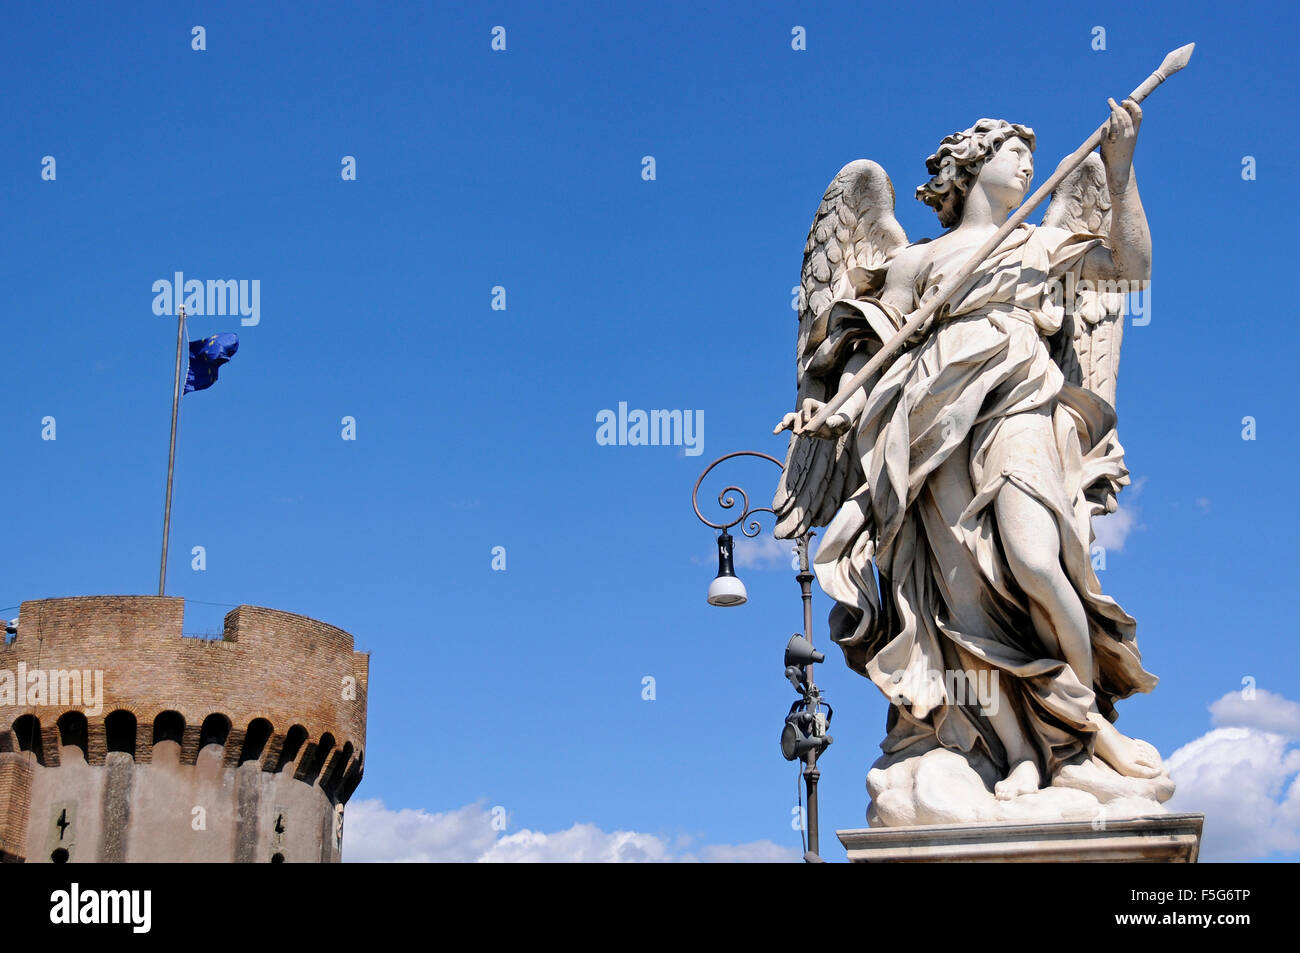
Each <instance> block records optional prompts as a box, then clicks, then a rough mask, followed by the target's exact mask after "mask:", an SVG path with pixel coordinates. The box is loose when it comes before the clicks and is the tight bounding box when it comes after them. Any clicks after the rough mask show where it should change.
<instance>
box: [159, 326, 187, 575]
mask: <svg viewBox="0 0 1300 953" xmlns="http://www.w3.org/2000/svg"><path fill="white" fill-rule="evenodd" d="M184 348H185V306H184V305H181V308H180V311H179V313H178V314H177V316H176V378H175V381H174V382H173V384H172V439H171V447H170V448H169V449H168V451H167V503H166V505H165V506H164V507H163V540H162V563H161V565H160V566H159V568H158V595H160V596H161V595H165V591H164V590H165V589H166V587H167V539H168V537H169V536H170V535H171V528H172V472H173V471H174V470H175V468H176V419H177V418H178V417H179V416H180V411H181V355H182V353H183V352H184Z"/></svg>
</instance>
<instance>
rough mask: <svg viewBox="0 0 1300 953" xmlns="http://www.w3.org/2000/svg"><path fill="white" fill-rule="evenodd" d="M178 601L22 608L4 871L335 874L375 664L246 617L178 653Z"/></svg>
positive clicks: (309, 623) (1, 845) (15, 650)
mask: <svg viewBox="0 0 1300 953" xmlns="http://www.w3.org/2000/svg"><path fill="white" fill-rule="evenodd" d="M184 613H185V601H184V600H183V599H179V598H171V597H162V596H86V597H79V598H72V599H42V600H36V601H30V602H24V603H23V604H22V607H21V609H20V612H19V624H18V630H17V634H16V635H15V636H14V637H13V639H12V640H11V641H9V642H8V643H7V644H4V645H3V646H0V861H19V862H21V861H28V862H33V863H38V862H45V863H48V862H51V861H52V862H55V863H62V862H78V861H80V862H93V861H102V862H122V861H128V862H136V861H238V862H257V863H267V862H269V863H285V862H308V863H317V862H336V861H338V860H339V859H340V853H341V848H342V837H343V805H344V804H345V803H346V802H347V800H348V798H349V797H350V796H351V795H352V792H353V791H354V790H356V787H357V785H358V784H359V783H360V781H361V772H362V767H363V763H364V754H365V744H366V687H367V680H368V675H369V669H370V656H369V654H368V653H365V652H356V651H353V648H352V636H351V635H349V634H348V633H347V632H344V631H343V630H341V629H336V628H334V627H333V626H330V625H326V624H324V623H323V622H317V621H316V620H314V619H308V618H306V617H304V616H300V615H294V614H292V613H289V612H280V611H277V610H275V609H263V608H258V607H256V606H239V607H238V608H236V609H234V610H232V611H231V612H229V613H228V614H227V615H226V618H225V632H224V634H223V636H222V638H221V639H219V640H218V639H200V638H188V637H183V636H182V634H181V625H182V620H183V617H184Z"/></svg>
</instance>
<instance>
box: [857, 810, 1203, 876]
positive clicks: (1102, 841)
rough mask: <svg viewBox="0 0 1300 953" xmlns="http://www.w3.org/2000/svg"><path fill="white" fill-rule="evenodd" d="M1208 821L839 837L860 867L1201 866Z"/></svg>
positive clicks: (936, 828) (885, 830)
mask: <svg viewBox="0 0 1300 953" xmlns="http://www.w3.org/2000/svg"><path fill="white" fill-rule="evenodd" d="M1204 822H1205V815H1204V814H1159V815H1153V816H1149V817H1131V818H1123V819H1116V820H1106V821H1104V822H1102V821H1050V822H1038V823H1001V824H935V825H931V826H926V827H873V828H866V829H863V830H850V831H836V832H835V833H836V834H837V835H838V836H839V839H840V843H842V844H843V845H844V847H845V849H846V850H847V851H848V854H849V861H850V862H851V863H855V864H881V863H954V862H985V863H989V862H991V863H1043V862H1054V863H1065V862H1081V861H1109V862H1125V861H1128V862H1133V861H1145V862H1155V863H1161V862H1163V863H1184V864H1192V863H1195V862H1196V857H1197V855H1198V853H1199V852H1200V847H1201V825H1202V824H1203V823H1204Z"/></svg>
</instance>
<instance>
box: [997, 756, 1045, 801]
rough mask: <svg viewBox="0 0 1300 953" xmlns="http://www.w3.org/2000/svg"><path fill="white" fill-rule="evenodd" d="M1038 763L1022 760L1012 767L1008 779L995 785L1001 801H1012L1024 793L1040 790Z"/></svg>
mask: <svg viewBox="0 0 1300 953" xmlns="http://www.w3.org/2000/svg"><path fill="white" fill-rule="evenodd" d="M1039 780H1040V778H1039V776H1038V765H1036V764H1034V762H1032V761H1021V762H1020V763H1019V764H1018V765H1016V766H1015V767H1014V768H1012V769H1011V773H1010V774H1008V775H1007V776H1006V779H1005V780H1003V781H999V782H998V783H997V784H995V785H993V793H994V794H995V795H996V796H997V799H998V800H999V801H1010V800H1011V799H1012V798H1013V797H1019V796H1020V795H1022V794H1033V793H1034V792H1035V791H1037V790H1038V782H1039Z"/></svg>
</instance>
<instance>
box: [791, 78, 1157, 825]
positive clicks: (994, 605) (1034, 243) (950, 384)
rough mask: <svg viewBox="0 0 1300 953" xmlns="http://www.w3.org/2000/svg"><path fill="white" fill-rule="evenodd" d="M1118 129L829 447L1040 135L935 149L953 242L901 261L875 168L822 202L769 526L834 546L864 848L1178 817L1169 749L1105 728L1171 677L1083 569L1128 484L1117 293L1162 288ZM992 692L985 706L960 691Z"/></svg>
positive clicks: (888, 200)
mask: <svg viewBox="0 0 1300 953" xmlns="http://www.w3.org/2000/svg"><path fill="white" fill-rule="evenodd" d="M1110 111H1111V116H1110V119H1109V125H1108V127H1107V132H1106V134H1105V135H1104V136H1103V138H1102V144H1101V148H1100V156H1098V155H1097V154H1096V153H1093V154H1091V155H1090V156H1089V157H1088V160H1087V161H1086V162H1085V163H1083V164H1082V165H1081V166H1079V168H1078V169H1077V170H1076V171H1074V172H1073V173H1071V174H1070V175H1069V176H1068V177H1067V178H1066V179H1065V180H1064V181H1063V182H1062V184H1061V185H1060V186H1058V187H1057V189H1056V190H1055V192H1054V193H1053V196H1052V204H1051V206H1050V207H1049V209H1048V210H1047V212H1046V214H1045V216H1044V218H1043V222H1042V224H1041V225H1037V226H1034V225H1030V224H1022V225H1020V226H1018V227H1016V228H1015V229H1014V230H1013V231H1012V232H1011V234H1010V236H1009V237H1008V238H1007V239H1006V240H1005V241H1003V242H1002V243H1001V245H1000V246H998V248H997V249H996V250H995V251H994V252H993V253H992V254H991V255H989V256H988V257H987V259H986V260H985V261H984V262H983V263H982V264H981V265H980V266H979V268H978V269H977V270H976V271H975V273H974V275H973V276H972V277H971V278H970V279H969V280H968V281H966V282H965V283H964V284H963V285H962V286H961V288H960V289H958V291H957V292H956V293H955V294H953V295H952V297H951V298H950V299H949V300H948V302H947V304H945V305H944V306H943V307H942V308H941V309H940V311H939V313H938V314H937V315H936V316H935V318H934V319H932V320H931V321H929V322H927V324H926V326H924V327H923V328H922V329H921V330H920V332H919V333H917V334H916V335H914V336H913V338H912V339H911V340H910V341H909V346H908V347H906V348H905V349H904V350H902V351H901V352H900V353H899V354H898V355H897V356H896V357H894V358H893V359H892V361H890V362H888V363H886V364H885V365H884V367H883V368H882V370H881V371H880V372H879V373H878V374H877V375H876V376H875V377H873V378H871V379H869V380H868V381H867V383H866V385H865V386H863V387H862V388H861V389H859V390H858V391H857V392H856V393H855V394H854V396H853V397H852V398H851V399H850V400H848V401H847V402H846V403H845V404H844V405H843V407H842V408H841V409H840V411H839V412H837V413H835V414H833V415H831V416H830V417H829V418H828V419H827V421H826V423H825V424H824V425H822V426H820V427H819V428H818V429H817V430H815V431H814V430H811V429H809V424H810V422H811V421H812V419H813V418H814V416H816V413H817V411H819V410H820V409H821V408H822V407H823V406H824V405H825V403H826V402H827V401H828V400H829V398H830V397H832V396H833V395H835V394H836V393H837V392H838V391H839V389H840V387H841V385H842V384H844V383H845V382H847V381H848V380H849V378H850V377H852V375H853V374H854V373H856V372H857V371H858V370H859V369H861V368H862V367H863V366H864V365H865V364H866V363H867V361H868V360H869V358H870V357H871V356H872V355H873V354H874V353H875V352H876V351H877V350H879V349H880V348H881V346H882V343H883V342H885V341H887V340H888V339H889V338H890V337H891V336H893V335H894V334H895V333H896V332H897V331H898V330H899V329H900V328H901V327H902V326H903V324H904V322H905V321H906V319H907V317H908V315H909V314H910V313H912V312H915V311H916V310H917V308H918V307H920V306H921V304H922V303H923V302H925V300H926V297H927V295H931V294H933V293H935V291H936V289H937V288H938V286H939V285H940V284H941V282H942V281H943V280H944V278H945V277H946V276H948V275H951V274H953V273H954V272H955V271H956V269H958V268H959V267H960V266H961V265H963V264H964V263H965V261H966V259H967V258H969V257H970V256H971V254H972V252H973V251H974V250H975V249H976V248H977V247H979V246H980V245H981V244H982V243H984V242H985V241H986V240H987V239H989V238H990V236H991V235H992V234H993V233H994V232H995V231H996V230H997V228H998V227H999V226H1000V225H1002V223H1003V222H1004V221H1005V220H1006V219H1007V217H1008V214H1009V213H1010V212H1012V211H1013V210H1014V209H1016V208H1017V207H1018V206H1019V205H1020V203H1021V202H1022V201H1023V200H1024V198H1025V197H1026V195H1027V194H1028V192H1029V184H1030V181H1031V180H1032V178H1033V174H1034V163H1033V153H1034V145H1035V141H1034V133H1033V131H1032V130H1031V129H1029V128H1028V127H1026V126H1022V125H1018V124H1016V123H1010V122H1004V121H1002V120H992V119H982V120H980V121H979V122H977V123H976V124H975V125H974V126H972V127H971V128H969V129H967V130H965V131H963V132H957V133H954V134H953V135H950V136H948V137H947V138H945V139H944V140H943V141H942V143H940V145H939V148H938V150H937V151H936V152H935V154H934V155H932V156H930V157H929V159H928V160H927V162H926V167H927V170H928V172H929V173H930V175H931V176H932V177H931V178H930V180H929V181H928V182H926V183H925V184H923V185H922V186H920V187H919V188H918V189H917V190H916V197H917V198H918V199H919V200H921V201H923V202H924V203H925V204H927V205H929V206H931V207H933V208H934V209H935V211H936V212H937V213H938V216H939V223H940V225H941V226H943V227H945V228H946V229H947V231H945V232H944V233H943V234H942V235H940V236H939V237H938V238H935V239H933V240H922V241H919V242H915V243H909V241H908V239H907V236H906V235H905V234H904V233H903V229H902V228H901V227H900V226H899V224H898V222H897V220H896V219H895V218H894V214H893V210H894V190H893V185H892V183H891V182H890V180H889V177H888V176H887V175H886V174H885V172H884V170H883V169H881V167H880V166H879V165H877V164H875V163H874V162H870V161H867V160H858V161H856V162H852V163H850V164H849V165H847V166H845V167H844V169H843V170H841V171H840V173H839V174H838V175H837V176H836V177H835V179H834V180H833V181H832V182H831V184H830V186H829V188H828V189H827V190H826V193H825V196H824V198H823V200H822V203H821V206H820V208H819V209H818V210H817V214H816V217H815V219H814V221H813V225H812V229H811V231H810V233H809V236H808V242H807V246H806V248H805V252H804V263H803V272H802V283H801V289H800V294H799V331H798V345H797V358H798V403H797V405H796V406H797V407H798V410H797V411H796V412H795V413H791V414H787V415H786V416H785V418H784V419H783V420H782V421H781V423H780V424H779V425H778V426H777V428H776V432H778V433H779V432H780V431H782V430H790V431H791V438H790V447H789V451H788V457H787V463H786V468H785V472H784V473H783V475H782V479H781V483H780V486H779V487H778V490H777V494H776V499H775V501H774V503H773V508H774V510H775V512H776V514H777V517H778V526H777V531H776V535H777V536H779V537H782V538H793V537H798V536H800V535H802V534H804V533H806V532H809V531H810V530H812V529H813V528H814V527H825V530H824V531H820V535H821V540H820V546H819V548H818V549H817V552H816V558H815V561H814V571H815V573H816V576H817V579H818V582H819V583H820V585H821V587H822V589H823V590H824V591H825V592H826V593H827V594H828V595H830V596H831V597H832V599H834V600H835V606H834V609H833V611H832V612H831V616H830V630H831V638H832V639H833V640H834V641H835V642H836V643H837V644H838V645H839V646H840V648H841V649H842V650H843V652H844V656H845V659H846V661H847V662H848V664H849V666H850V667H851V668H852V669H854V670H855V671H857V672H860V673H861V674H863V675H865V676H866V677H868V678H870V679H871V680H872V681H873V682H874V683H875V684H876V686H877V687H878V688H879V689H880V691H881V692H883V693H884V695H885V696H886V698H888V700H889V702H890V707H889V715H888V721H887V736H886V738H885V740H884V741H883V742H882V744H881V747H882V749H883V751H884V755H883V757H882V758H881V759H880V760H879V761H878V762H877V763H876V766H875V768H873V770H872V771H871V773H870V774H869V775H868V788H869V790H870V791H871V795H872V808H871V811H870V814H869V819H870V821H871V823H872V824H873V825H880V824H883V825H886V826H894V825H901V824H913V823H943V822H957V821H984V820H999V819H1016V818H1024V819H1033V818H1039V817H1043V818H1061V817H1066V818H1070V817H1079V818H1081V817H1089V816H1091V817H1096V816H1099V815H1100V816H1108V815H1107V811H1106V808H1105V807H1103V806H1102V805H1105V804H1109V805H1110V809H1111V815H1115V816H1118V815H1117V812H1118V813H1124V812H1129V813H1156V812H1159V811H1163V810H1164V809H1163V808H1162V807H1160V802H1163V801H1165V800H1167V799H1168V797H1169V796H1170V795H1171V794H1172V792H1173V786H1172V783H1171V782H1170V781H1169V779H1168V774H1167V772H1166V771H1165V769H1164V767H1163V764H1162V761H1161V758H1160V755H1159V753H1158V752H1157V751H1156V750H1155V748H1154V747H1153V746H1151V745H1150V744H1148V743H1146V742H1144V741H1140V740H1137V739H1134V738H1130V737H1127V736H1126V735H1124V734H1123V733H1121V732H1120V731H1119V730H1118V729H1117V728H1116V727H1115V725H1114V721H1115V720H1116V717H1117V716H1116V711H1115V702H1116V701H1117V700H1119V699H1122V698H1125V697H1127V696H1129V695H1131V694H1133V693H1135V692H1147V691H1150V690H1151V689H1152V687H1153V686H1154V685H1155V684H1156V678H1155V676H1153V675H1152V674H1150V673H1149V672H1147V671H1146V670H1145V669H1144V668H1143V667H1142V661H1141V656H1140V655H1139V653H1138V647H1137V642H1136V638H1135V630H1136V623H1135V622H1134V620H1133V618H1132V617H1130V616H1129V615H1128V614H1127V613H1126V612H1125V611H1124V610H1123V609H1122V608H1120V606H1119V605H1118V604H1116V602H1115V601H1114V600H1113V599H1111V598H1110V597H1108V596H1106V595H1105V594H1104V593H1103V592H1102V590H1101V585H1100V582H1099V580H1098V577H1097V573H1096V572H1095V570H1094V568H1093V564H1092V560H1091V558H1090V549H1091V546H1092V542H1093V535H1092V529H1091V520H1092V517H1094V516H1097V515H1100V514H1104V513H1107V512H1112V511H1114V509H1115V507H1116V496H1117V494H1118V493H1119V492H1120V490H1121V489H1122V487H1124V486H1125V485H1127V484H1128V482H1129V476H1128V471H1127V470H1126V468H1125V465H1124V452H1123V448H1122V447H1121V446H1120V443H1119V440H1118V438H1117V436H1116V414H1115V409H1114V403H1115V383H1116V374H1117V370H1118V359H1119V344H1120V335H1121V331H1122V327H1123V316H1122V311H1123V305H1124V301H1125V298H1124V296H1123V295H1122V294H1119V293H1116V292H1115V290H1114V289H1115V288H1116V287H1134V288H1136V287H1139V286H1140V285H1141V283H1143V282H1145V281H1146V280H1147V279H1148V278H1149V276H1150V265H1151V241H1150V234H1149V232H1148V229H1147V222H1146V216H1145V214H1144V212H1143V209H1142V203H1141V200H1140V198H1139V196H1138V190H1137V182H1136V179H1135V177H1134V174H1133V169H1132V158H1133V150H1134V145H1135V143H1136V140H1137V134H1138V128H1139V126H1140V124H1141V119H1142V113H1141V109H1140V107H1139V106H1138V104H1137V103H1136V102H1133V101H1132V100H1125V101H1124V103H1123V104H1122V105H1117V104H1116V103H1115V102H1114V101H1113V100H1112V101H1110ZM1082 282H1086V283H1088V284H1081V283H1082ZM1106 282H1113V283H1115V284H1113V285H1112V286H1111V288H1112V290H1110V291H1106V290H1104V289H1105V284H1104V283H1106ZM1099 283H1102V284H1101V287H1102V288H1103V290H1102V291H1098V290H1095V289H1096V288H1097V286H1098V284H1099ZM1119 283H1130V284H1128V285H1121V284H1119ZM954 674H956V675H958V676H959V677H957V678H954V677H953V676H954ZM963 677H964V680H963ZM977 684H978V685H980V686H990V687H991V689H992V690H991V691H990V692H982V693H976V692H973V691H971V692H964V691H963V690H962V689H963V685H965V686H974V685H977ZM977 695H978V697H977ZM927 778H928V779H929V780H927Z"/></svg>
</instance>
